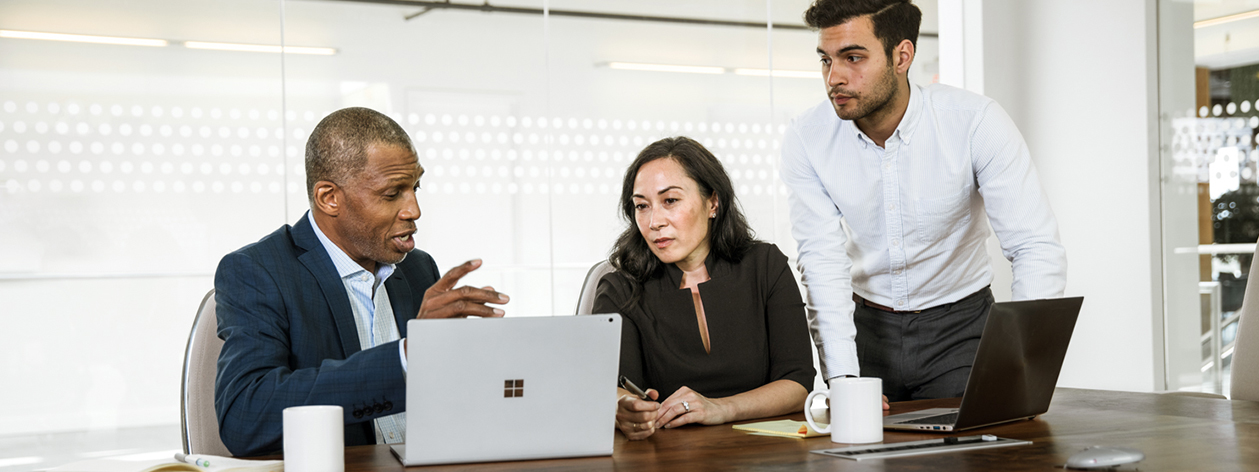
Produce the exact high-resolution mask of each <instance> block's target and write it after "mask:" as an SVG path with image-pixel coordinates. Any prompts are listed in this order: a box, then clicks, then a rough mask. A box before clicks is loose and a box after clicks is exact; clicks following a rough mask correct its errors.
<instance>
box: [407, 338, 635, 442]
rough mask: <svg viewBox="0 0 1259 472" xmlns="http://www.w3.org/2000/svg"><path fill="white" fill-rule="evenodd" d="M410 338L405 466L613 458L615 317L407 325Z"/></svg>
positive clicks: (616, 356)
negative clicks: (581, 457) (546, 459)
mask: <svg viewBox="0 0 1259 472" xmlns="http://www.w3.org/2000/svg"><path fill="white" fill-rule="evenodd" d="M407 338H408V341H407V364H408V374H407V394H406V395H407V420H406V422H407V444H406V446H405V451H403V452H404V454H402V455H403V457H404V459H403V463H404V464H406V465H429V464H450V463H461V462H488V461H504V460H525V459H545V458H557V457H580V456H597V455H609V454H612V446H613V442H614V437H613V435H614V431H615V416H616V407H615V405H616V377H617V370H618V368H619V360H620V353H621V350H620V346H621V317H620V315H615V314H607V315H586V316H554V317H519V318H486V319H480V318H469V319H451V320H411V321H409V322H408V323H407ZM398 449H402V448H398ZM396 450H397V449H395V451H396Z"/></svg>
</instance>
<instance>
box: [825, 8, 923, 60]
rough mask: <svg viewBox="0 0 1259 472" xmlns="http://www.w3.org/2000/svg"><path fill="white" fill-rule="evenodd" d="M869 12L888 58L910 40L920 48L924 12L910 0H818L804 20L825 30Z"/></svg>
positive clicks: (876, 34)
mask: <svg viewBox="0 0 1259 472" xmlns="http://www.w3.org/2000/svg"><path fill="white" fill-rule="evenodd" d="M865 15H870V21H872V22H873V23H874V36H875V37H876V38H879V41H880V42H882V43H883V51H884V52H885V53H887V57H889V58H891V57H892V48H895V47H896V45H897V44H900V43H901V41H904V40H906V39H908V40H909V42H910V43H913V45H914V48H915V49H916V48H917V47H918V27H919V26H921V24H922V11H921V10H919V9H918V7H916V6H914V4H912V3H909V0H817V1H815V2H813V5H812V6H810V7H809V9H808V10H806V11H805V12H804V23H805V24H807V25H809V27H810V28H814V29H825V28H830V27H832V26H838V25H842V24H844V23H847V22H848V20H851V19H853V18H857V17H859V16H865Z"/></svg>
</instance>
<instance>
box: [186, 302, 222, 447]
mask: <svg viewBox="0 0 1259 472" xmlns="http://www.w3.org/2000/svg"><path fill="white" fill-rule="evenodd" d="M222 349H223V340H222V339H219V336H218V317H216V316H215V315H214V290H213V289H211V290H210V293H207V294H205V298H203V299H201V307H200V308H198V309H197V318H196V319H195V320H193V322H192V333H191V334H189V335H188V347H187V349H185V350H184V378H183V385H182V388H181V391H180V396H179V413H180V416H182V417H183V418H182V424H181V425H180V426H181V428H180V429H181V432H182V433H183V436H184V453H185V454H211V455H216V456H229V457H230V456H231V455H232V453H231V452H229V451H228V450H227V446H224V445H223V440H222V439H220V438H219V419H218V416H216V415H215V413H214V377H215V375H216V374H217V373H218V362H219V351H220V350H222Z"/></svg>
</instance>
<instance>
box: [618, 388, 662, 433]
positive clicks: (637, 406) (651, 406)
mask: <svg viewBox="0 0 1259 472" xmlns="http://www.w3.org/2000/svg"><path fill="white" fill-rule="evenodd" d="M617 391H619V392H620V393H621V396H620V398H617V399H616V428H617V429H619V430H621V433H622V434H624V435H625V437H626V438H629V439H630V440H632V441H637V440H639V439H647V438H648V437H650V436H651V435H652V434H653V433H655V432H656V426H657V425H658V423H657V421H656V418H657V417H658V416H659V412H660V404H659V403H657V402H654V401H649V400H642V399H639V398H638V396H636V395H634V394H632V393H629V392H628V391H626V390H625V389H617ZM647 396H648V397H649V398H651V399H652V400H655V399H657V398H659V397H660V392H657V391H656V389H654V388H649V389H647Z"/></svg>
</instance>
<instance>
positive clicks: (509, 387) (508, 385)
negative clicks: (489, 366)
mask: <svg viewBox="0 0 1259 472" xmlns="http://www.w3.org/2000/svg"><path fill="white" fill-rule="evenodd" d="M523 396H525V379H511V380H504V381H503V398H514V397H523Z"/></svg>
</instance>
